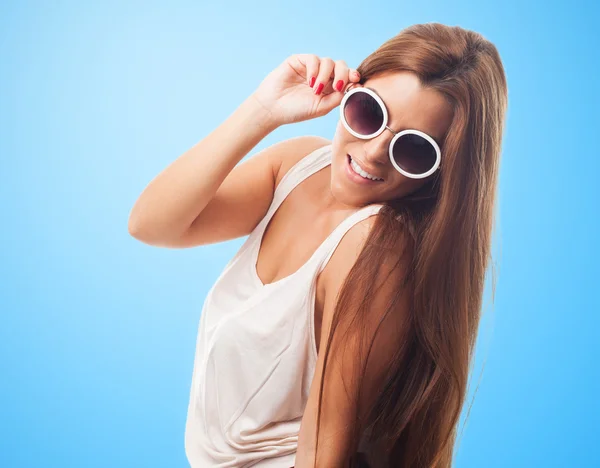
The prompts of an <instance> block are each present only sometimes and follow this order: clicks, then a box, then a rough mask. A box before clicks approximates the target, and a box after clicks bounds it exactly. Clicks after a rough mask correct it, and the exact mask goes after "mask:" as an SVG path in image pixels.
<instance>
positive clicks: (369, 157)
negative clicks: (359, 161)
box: [363, 128, 394, 167]
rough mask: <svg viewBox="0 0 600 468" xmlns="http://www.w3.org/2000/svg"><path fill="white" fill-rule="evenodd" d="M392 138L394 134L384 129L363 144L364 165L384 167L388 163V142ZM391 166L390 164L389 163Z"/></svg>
mask: <svg viewBox="0 0 600 468" xmlns="http://www.w3.org/2000/svg"><path fill="white" fill-rule="evenodd" d="M392 138H394V133H393V132H391V131H390V130H389V129H387V128H386V129H385V130H384V131H383V132H381V133H380V134H379V135H377V136H376V137H375V138H371V139H370V140H366V141H365V142H364V149H365V154H364V156H363V157H364V159H365V163H368V164H371V165H373V166H376V167H385V166H387V164H388V163H390V154H389V151H390V142H391V141H392ZM390 164H391V163H390Z"/></svg>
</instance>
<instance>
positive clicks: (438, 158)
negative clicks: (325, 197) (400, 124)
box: [340, 87, 442, 179]
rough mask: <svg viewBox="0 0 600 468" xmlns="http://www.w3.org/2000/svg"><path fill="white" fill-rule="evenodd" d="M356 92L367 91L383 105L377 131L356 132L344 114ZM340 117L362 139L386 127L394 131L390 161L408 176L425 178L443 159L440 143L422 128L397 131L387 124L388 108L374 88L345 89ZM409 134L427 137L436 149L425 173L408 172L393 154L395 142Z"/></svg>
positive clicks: (345, 125) (348, 128)
mask: <svg viewBox="0 0 600 468" xmlns="http://www.w3.org/2000/svg"><path fill="white" fill-rule="evenodd" d="M356 93H367V94H368V95H370V96H372V97H373V98H374V99H375V101H377V102H378V103H379V105H380V106H381V109H382V111H383V123H382V125H381V127H380V128H379V129H378V130H377V131H376V132H374V133H371V134H370V135H362V134H360V133H357V132H355V131H354V130H352V128H350V125H349V124H348V122H347V121H346V116H345V115H344V108H345V105H346V101H348V99H349V98H350V96H352V95H353V94H356ZM340 118H341V120H342V124H343V125H344V127H345V128H346V130H348V132H350V133H351V134H352V135H354V136H355V137H356V138H360V139H361V140H370V139H372V138H375V137H376V136H378V135H379V134H381V133H382V132H383V131H384V130H385V129H386V128H387V129H388V130H389V131H390V132H392V133H393V134H394V138H392V140H391V141H390V146H389V150H388V153H389V156H390V161H391V163H392V165H393V166H394V167H395V168H396V170H397V171H398V172H400V173H401V174H402V175H404V176H406V177H409V178H411V179H424V178H425V177H428V176H430V175H431V174H433V173H434V172H435V171H436V170H437V169H438V167H439V165H440V162H441V159H442V152H441V150H440V147H439V146H438V144H437V143H436V142H435V140H434V139H433V138H431V137H430V136H429V135H427V134H426V133H424V132H422V131H420V130H415V129H412V128H411V129H406V130H402V131H401V132H395V131H394V130H392V129H391V128H390V127H388V126H387V123H388V111H387V108H386V106H385V104H384V102H383V100H382V99H381V98H380V97H379V96H378V95H377V93H375V92H374V91H373V90H371V89H369V88H366V87H355V88H348V89H346V90H345V91H344V97H343V99H342V102H341V103H340ZM407 134H415V135H419V136H420V137H423V138H425V139H426V140H427V141H428V142H429V143H431V145H432V146H433V148H434V149H435V152H436V160H435V163H434V164H433V167H432V168H431V169H429V170H428V171H427V172H424V173H423V174H412V173H410V172H407V171H405V170H404V169H402V168H401V167H400V166H398V164H397V163H396V161H395V160H394V154H393V148H394V143H395V142H396V141H397V140H398V138H400V137H401V136H402V135H407Z"/></svg>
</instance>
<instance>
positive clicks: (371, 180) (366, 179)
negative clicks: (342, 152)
mask: <svg viewBox="0 0 600 468" xmlns="http://www.w3.org/2000/svg"><path fill="white" fill-rule="evenodd" d="M352 161H354V160H353V159H352V156H350V154H349V153H346V162H347V163H348V166H349V170H350V171H351V172H352V173H353V174H355V175H356V176H358V177H360V178H361V179H363V180H365V181H367V182H373V183H378V182H384V181H385V179H383V178H380V177H379V178H377V180H374V179H370V178H367V177H363V176H362V175H361V174H359V173H358V172H356V171H355V170H354V168H353V167H352ZM356 164H358V163H356ZM359 166H360V164H359ZM365 172H366V171H365Z"/></svg>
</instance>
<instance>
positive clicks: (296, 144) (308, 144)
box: [275, 135, 331, 185]
mask: <svg viewBox="0 0 600 468" xmlns="http://www.w3.org/2000/svg"><path fill="white" fill-rule="evenodd" d="M330 144H331V141H330V140H328V139H327V138H324V137H321V136H317V135H302V136H298V137H294V138H290V139H289V140H286V147H287V148H286V150H285V151H284V152H282V153H281V154H280V155H279V157H278V161H276V162H275V184H276V185H277V184H279V182H280V181H281V179H282V178H283V176H284V175H285V174H286V173H287V172H288V171H289V170H290V169H291V168H292V167H293V166H294V164H296V163H297V162H298V161H300V160H301V159H303V158H304V157H305V156H307V155H308V154H310V153H312V152H313V151H315V150H317V149H319V148H322V147H324V146H327V145H330Z"/></svg>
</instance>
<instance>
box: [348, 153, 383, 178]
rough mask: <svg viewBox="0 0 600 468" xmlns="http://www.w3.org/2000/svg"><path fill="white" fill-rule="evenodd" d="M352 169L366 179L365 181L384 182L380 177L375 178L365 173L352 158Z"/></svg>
mask: <svg viewBox="0 0 600 468" xmlns="http://www.w3.org/2000/svg"><path fill="white" fill-rule="evenodd" d="M350 167H352V169H353V170H354V172H356V173H357V174H358V175H360V176H362V177H364V178H365V179H371V180H383V179H381V178H379V177H375V176H372V175H371V174H369V173H368V172H367V171H364V170H363V169H362V168H361V167H360V166H359V165H358V163H357V162H356V161H354V159H352V158H350Z"/></svg>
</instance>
